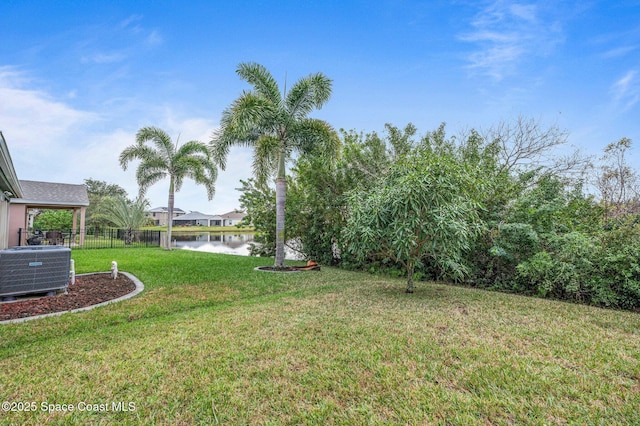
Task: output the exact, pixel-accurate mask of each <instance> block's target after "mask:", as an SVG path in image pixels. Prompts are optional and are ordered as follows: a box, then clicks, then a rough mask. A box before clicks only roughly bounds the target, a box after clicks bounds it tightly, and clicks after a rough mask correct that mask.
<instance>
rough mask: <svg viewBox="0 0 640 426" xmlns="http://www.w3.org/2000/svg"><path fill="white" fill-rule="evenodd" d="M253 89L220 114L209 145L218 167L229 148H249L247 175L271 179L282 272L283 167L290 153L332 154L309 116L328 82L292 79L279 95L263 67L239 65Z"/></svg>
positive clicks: (332, 144) (326, 136) (330, 140)
mask: <svg viewBox="0 0 640 426" xmlns="http://www.w3.org/2000/svg"><path fill="white" fill-rule="evenodd" d="M236 72H237V73H238V75H239V76H240V78H242V79H243V80H245V81H246V82H247V83H249V84H251V85H252V86H253V90H252V91H248V92H244V93H243V94H242V95H241V96H240V97H239V98H238V99H236V100H235V101H234V102H233V103H232V104H231V105H230V106H229V107H228V108H227V109H226V110H225V111H224V112H223V114H222V119H221V121H220V127H221V128H220V131H219V132H217V133H216V134H214V137H213V138H212V141H211V148H212V152H213V153H214V155H215V158H216V159H217V161H218V163H219V164H220V166H221V168H222V169H225V167H226V161H227V157H228V154H229V149H230V147H231V146H233V145H241V146H250V147H253V149H254V156H253V158H254V160H253V171H254V174H255V176H256V178H257V180H258V181H260V182H265V181H266V179H267V178H268V177H270V176H273V175H274V174H275V176H276V253H275V267H276V268H284V267H285V263H284V244H285V203H286V191H287V184H286V165H287V162H288V160H289V159H290V157H291V156H292V155H293V154H296V153H297V154H300V155H309V154H312V155H316V156H321V157H324V158H327V159H330V158H333V157H335V156H336V154H337V153H338V148H339V145H340V141H339V138H338V137H337V134H336V133H335V131H334V130H333V128H332V127H331V126H330V125H329V124H328V123H326V122H325V121H322V120H318V119H313V118H309V117H308V115H309V114H310V113H311V112H312V111H313V110H314V109H320V108H322V106H323V105H324V104H325V103H326V102H327V101H328V100H329V97H330V96H331V84H332V82H331V80H330V79H329V78H328V77H326V76H325V75H323V74H321V73H316V74H311V75H309V76H308V77H305V78H302V79H300V80H298V81H297V82H296V83H295V84H294V85H293V86H292V87H291V89H290V90H289V91H288V92H287V91H286V89H285V91H284V93H282V92H281V91H280V89H279V87H278V84H277V82H276V80H275V79H274V78H273V76H272V75H271V74H270V73H269V71H267V69H266V68H265V67H263V66H262V65H259V64H256V63H242V64H240V65H239V66H238V69H237V71H236Z"/></svg>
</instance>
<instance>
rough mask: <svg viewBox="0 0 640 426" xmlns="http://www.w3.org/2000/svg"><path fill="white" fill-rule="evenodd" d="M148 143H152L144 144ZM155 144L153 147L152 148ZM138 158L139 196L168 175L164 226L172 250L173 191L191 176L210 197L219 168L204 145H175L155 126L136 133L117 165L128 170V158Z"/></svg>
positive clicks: (192, 143) (199, 143)
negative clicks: (167, 212) (166, 209)
mask: <svg viewBox="0 0 640 426" xmlns="http://www.w3.org/2000/svg"><path fill="white" fill-rule="evenodd" d="M147 142H151V143H152V146H149V145H147ZM153 146H155V148H154V147H153ZM136 159H137V160H140V164H139V165H138V170H137V172H136V180H137V181H138V185H139V186H140V195H141V196H142V195H144V194H145V192H146V190H147V189H148V188H149V187H150V186H151V185H153V184H154V183H156V182H158V181H160V180H161V179H164V178H166V177H168V178H169V201H168V203H167V205H168V210H169V221H168V225H167V247H166V248H167V249H169V250H170V249H171V227H172V224H173V203H174V193H175V192H176V191H180V188H182V182H183V181H184V178H185V177H189V178H191V179H193V180H194V181H195V182H196V183H199V184H202V185H204V186H205V188H206V189H207V196H208V198H209V200H211V199H213V195H214V193H215V181H216V178H217V176H218V169H217V168H216V166H215V164H214V162H213V161H212V159H211V156H210V153H209V150H208V148H207V146H206V145H205V144H204V143H202V142H198V141H189V142H187V143H185V144H184V145H182V146H178V141H176V143H175V145H174V144H173V142H172V141H171V138H170V137H169V135H168V134H167V133H166V132H165V131H163V130H162V129H159V128H157V127H143V128H142V129H140V130H138V133H137V134H136V143H135V144H134V145H131V146H129V147H127V148H125V149H124V151H122V153H120V166H122V168H123V169H124V170H127V166H128V165H129V162H130V161H133V160H136Z"/></svg>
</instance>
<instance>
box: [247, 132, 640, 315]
mask: <svg viewBox="0 0 640 426" xmlns="http://www.w3.org/2000/svg"><path fill="white" fill-rule="evenodd" d="M518 125H521V126H523V127H522V128H519V129H518V131H517V132H514V131H511V130H513V129H511V130H510V129H506V130H504V129H502V130H503V132H502V133H499V132H498V133H489V135H490V137H488V136H487V135H486V134H485V135H484V136H483V135H481V134H480V133H479V132H476V131H473V130H471V131H469V132H467V133H466V134H465V135H463V136H462V137H459V138H455V137H447V135H446V133H445V131H444V125H443V126H440V127H439V128H438V129H436V130H435V131H433V132H428V133H427V134H425V135H424V136H422V137H420V138H417V137H416V129H415V128H414V127H413V126H411V125H408V126H406V127H405V128H404V129H399V128H396V127H393V126H391V125H387V126H386V133H385V135H383V136H379V135H377V134H375V133H371V134H362V133H356V132H353V131H351V132H344V131H343V132H342V139H343V140H342V142H343V144H342V153H341V155H340V156H339V159H338V160H337V161H335V162H326V161H320V160H318V159H315V158H313V157H307V158H305V159H300V160H298V161H297V162H296V164H295V165H294V167H293V168H292V173H291V178H290V180H289V182H288V185H289V198H288V200H287V211H286V212H287V223H288V224H289V226H288V228H287V238H288V239H289V240H290V241H291V242H293V243H295V247H296V248H297V249H298V250H300V252H301V253H302V254H303V256H305V257H306V258H308V259H314V260H317V261H319V262H321V263H323V264H331V265H342V266H343V267H349V268H356V269H361V270H366V271H371V272H384V273H388V274H391V275H393V276H404V277H407V278H408V279H409V281H411V280H412V279H413V280H415V281H418V280H420V279H446V280H450V281H458V282H463V283H466V284H468V285H473V286H477V287H481V288H487V289H493V290H501V291H508V292H516V293H522V294H527V295H532V296H537V297H548V298H557V299H562V300H569V301H574V302H579V303H588V304H593V305H598V306H604V307H612V308H624V309H640V215H638V214H636V213H634V211H635V210H634V209H633V208H631V207H633V206H635V204H633V203H634V202H635V201H634V200H636V199H635V198H630V199H629V200H630V201H629V200H627V201H624V202H625V203H626V204H625V205H624V206H622V207H620V208H617V207H616V210H615V211H616V212H620V211H625V212H628V213H626V214H625V215H621V214H616V215H612V214H611V212H612V211H613V209H614V207H615V206H614V207H612V201H611V200H609V199H607V201H606V203H603V201H602V200H603V198H602V196H598V197H596V196H595V195H594V194H588V193H586V191H585V190H584V185H583V182H582V180H580V179H579V178H580V176H582V175H581V172H582V171H584V169H582V168H581V167H582V166H584V164H585V163H582V162H580V161H579V160H577V159H576V158H577V157H572V160H571V161H565V160H563V161H564V162H563V161H559V162H553V161H550V162H547V163H545V162H544V161H543V158H544V157H545V155H544V154H547V153H548V150H549V149H550V148H553V147H554V146H556V145H558V144H561V143H562V141H563V135H564V134H563V133H562V132H559V131H558V130H557V129H551V130H549V131H542V130H540V129H537V128H536V125H535V124H534V125H533V126H532V124H531V122H523V123H521V122H518ZM527 132H530V133H527ZM514 135H515V136H514ZM510 137H511V138H513V139H512V140H511V139H509V138H510ZM528 137H531V140H529V139H527V138H528ZM625 141H626V139H625ZM627 145H628V144H627ZM627 145H625V148H628V146H627ZM547 158H548V156H547ZM604 158H605V159H606V158H608V157H606V156H605V157H604ZM616 158H617V157H616ZM430 164H431V165H436V166H435V168H434V167H430V166H429V165H430ZM623 166H624V167H623ZM602 167H603V170H604V171H609V172H610V170H611V166H602ZM607 167H608V168H607ZM620 167H622V169H623V171H624V172H625V176H626V177H629V180H625V182H637V181H638V179H637V178H636V179H631V177H633V176H635V174H634V173H635V172H633V171H632V169H631V168H630V167H628V166H625V165H624V164H623V165H622V166H620ZM609 175H610V173H609V174H608V175H606V176H609ZM616 176H617V175H616ZM610 180H611V179H610ZM599 182H600V184H601V183H602V178H601V179H600V181H599ZM608 182H609V181H608ZM609 183H611V182H609ZM614 183H615V184H616V185H617V186H616V188H618V187H620V186H621V185H622V182H618V181H616V182H614ZM619 189H620V188H619ZM622 189H625V188H621V189H620V190H622ZM628 190H629V193H630V194H637V193H638V191H637V188H628ZM445 195H446V197H445ZM439 196H441V197H440V198H438V197H439ZM635 196H636V195H634V197H635ZM242 200H243V201H244V204H243V206H244V207H246V208H247V210H248V212H249V218H250V219H251V221H252V223H253V224H254V225H255V226H256V230H257V231H258V232H259V237H258V238H260V239H261V240H260V241H261V243H262V244H260V247H261V248H260V249H259V250H258V249H256V250H255V253H260V254H265V255H270V254H271V253H272V252H271V251H270V247H272V246H273V241H274V238H275V237H274V232H275V231H274V230H275V217H273V213H272V212H273V208H272V205H273V202H274V196H273V190H272V189H270V188H269V187H266V186H265V187H260V188H259V187H257V186H256V185H253V184H247V183H244V182H243V196H242ZM636 201H637V200H636ZM468 202H471V203H472V205H473V206H474V211H473V216H474V217H473V219H472V220H471V221H465V220H463V221H461V220H458V219H460V217H459V216H456V215H455V214H452V213H453V212H455V209H451V208H450V207H452V206H457V207H460V208H462V207H463V206H466V205H467V204H468ZM629 212H631V213H629ZM467 213H469V212H467ZM465 214H466V213H465ZM466 217H467V218H470V217H471V215H467V216H466ZM469 224H473V226H471V227H469V226H468V225H469ZM463 225H464V226H463ZM471 229H473V232H471ZM457 231H461V233H457ZM462 231H464V232H462ZM447 233H448V236H446V235H445V234H447ZM425 241H430V242H431V243H430V244H431V245H429V244H425ZM446 246H450V247H458V248H459V250H458V249H456V250H453V251H446V250H443V249H442V247H446ZM409 284H410V283H409Z"/></svg>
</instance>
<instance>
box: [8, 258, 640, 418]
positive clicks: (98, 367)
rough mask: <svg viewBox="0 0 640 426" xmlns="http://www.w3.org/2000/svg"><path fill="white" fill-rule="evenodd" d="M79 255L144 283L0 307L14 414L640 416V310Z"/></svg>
mask: <svg viewBox="0 0 640 426" xmlns="http://www.w3.org/2000/svg"><path fill="white" fill-rule="evenodd" d="M73 258H74V259H75V263H76V268H77V271H78V272H89V271H106V270H108V269H109V265H110V262H111V260H117V261H118V264H119V267H120V269H121V270H124V271H129V272H131V273H133V274H134V275H136V276H137V277H138V278H140V279H141V280H142V281H143V282H144V284H145V286H146V288H145V291H144V292H143V293H142V294H140V295H139V296H137V297H135V298H133V299H130V300H127V301H124V302H121V303H118V304H113V305H109V306H106V307H102V308H98V309H95V310H91V311H87V312H83V313H78V314H66V315H63V316H60V317H53V318H46V319H41V320H34V321H29V322H26V323H22V324H8V325H0V337H1V338H0V395H1V399H2V400H3V401H13V402H16V403H18V402H22V403H24V402H34V403H35V408H36V410H35V412H20V413H18V412H4V413H0V424H34V425H36V424H38V425H39V424H44V423H46V422H50V423H52V424H172V425H182V424H184V425H190V424H207V425H209V424H291V425H298V424H310V425H311V424H313V425H315V424H356V425H362V424H402V425H404V424H412V425H413V424H443V425H449V424H451V425H468V424H481V425H487V424H505V425H512V424H535V425H543V424H554V425H555V424H580V425H582V424H602V425H609V424H640V409H639V407H640V338H639V337H640V316H639V315H637V314H633V313H629V312H617V311H607V310H602V309H596V308H592V307H587V306H579V305H572V304H567V303H560V302H553V301H547V300H540V299H534V298H525V297H520V296H514V295H508V294H501V293H492V292H486V291H478V290H474V289H467V288H460V287H453V286H447V285H441V284H435V283H418V285H417V288H416V293H414V294H413V295H406V294H405V293H404V288H405V283H404V282H403V281H402V280H399V279H392V278H386V277H377V276H372V275H367V274H363V273H355V272H348V271H343V270H339V269H332V268H326V267H323V268H322V271H321V272H304V273H296V274H273V273H265V272H257V271H254V270H253V268H254V267H255V266H259V265H264V264H268V263H270V262H269V261H268V260H265V259H256V258H246V257H235V256H226V255H216V254H208V253H199V252H193V251H179V250H174V251H171V252H168V251H163V250H161V249H120V250H85V251H74V252H73ZM129 403H131V404H129ZM47 404H71V405H72V407H73V408H74V411H73V412H69V411H66V412H65V411H49V410H48V408H49V405H47ZM87 404H89V405H88V406H87ZM112 404H113V405H112ZM17 405H18V404H15V406H17ZM123 407H124V408H127V409H129V411H122V408H123ZM44 408H47V410H45V409H44ZM52 408H53V410H55V409H63V408H64V407H63V406H61V405H60V406H58V407H56V406H53V407H52ZM87 408H90V409H92V411H87ZM117 409H120V411H118V410H117ZM81 410H82V411H81ZM100 410H104V411H100Z"/></svg>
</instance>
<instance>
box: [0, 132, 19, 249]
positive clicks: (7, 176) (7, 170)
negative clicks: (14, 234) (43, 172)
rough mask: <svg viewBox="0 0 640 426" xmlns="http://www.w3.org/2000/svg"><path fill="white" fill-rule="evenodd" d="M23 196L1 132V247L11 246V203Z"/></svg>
mask: <svg viewBox="0 0 640 426" xmlns="http://www.w3.org/2000/svg"><path fill="white" fill-rule="evenodd" d="M16 197H17V198H20V197H22V187H21V186H20V181H19V180H18V176H17V175H16V171H15V169H14V168H13V161H11V155H9V148H8V147H7V142H6V141H5V139H4V136H3V135H2V132H0V249H5V248H7V247H9V235H10V230H9V211H10V206H9V203H10V201H11V199H12V198H16Z"/></svg>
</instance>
